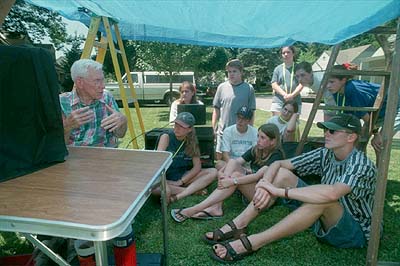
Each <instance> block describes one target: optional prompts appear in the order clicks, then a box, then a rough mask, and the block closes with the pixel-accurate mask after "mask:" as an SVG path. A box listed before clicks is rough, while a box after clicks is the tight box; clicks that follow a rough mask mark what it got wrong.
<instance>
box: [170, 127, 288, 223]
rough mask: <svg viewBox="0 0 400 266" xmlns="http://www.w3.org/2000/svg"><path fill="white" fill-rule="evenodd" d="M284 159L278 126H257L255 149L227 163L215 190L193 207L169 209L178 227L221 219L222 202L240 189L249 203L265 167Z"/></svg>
mask: <svg viewBox="0 0 400 266" xmlns="http://www.w3.org/2000/svg"><path fill="white" fill-rule="evenodd" d="M284 157H285V156H284V152H283V150H282V148H281V140H280V134H279V130H278V128H277V126H276V125H274V124H264V125H262V126H260V127H259V128H258V140H257V145H255V146H254V147H252V148H250V149H249V150H248V151H247V152H245V153H244V154H243V155H242V157H240V158H236V159H231V160H229V161H228V163H227V165H226V167H225V168H224V169H223V170H222V171H220V172H219V173H218V177H219V178H218V187H217V189H215V190H214V191H213V192H212V193H211V194H210V196H209V197H208V198H206V199H205V200H204V201H202V202H200V203H199V204H197V205H195V206H193V207H190V208H186V209H172V210H171V216H172V218H173V219H174V220H175V221H176V222H179V223H181V222H183V221H185V220H187V219H188V218H193V219H203V220H204V219H212V218H216V217H221V216H222V214H223V211H222V203H223V200H224V199H226V198H228V197H229V196H230V195H232V194H233V193H234V192H235V190H236V189H239V190H240V191H241V192H242V194H243V195H244V196H245V197H246V198H247V199H248V200H251V199H252V198H253V195H254V192H255V185H256V183H257V181H258V180H259V179H261V178H262V177H263V174H264V172H265V171H266V169H267V167H268V165H270V164H271V163H272V162H274V161H276V160H281V159H283V158H284ZM246 162H247V163H249V164H250V169H247V168H246V167H244V164H245V163H246Z"/></svg>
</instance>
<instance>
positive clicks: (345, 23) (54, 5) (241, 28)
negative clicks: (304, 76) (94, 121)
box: [28, 0, 400, 48]
mask: <svg viewBox="0 0 400 266" xmlns="http://www.w3.org/2000/svg"><path fill="white" fill-rule="evenodd" d="M28 2H30V3H32V4H34V5H37V6H41V7H45V8H48V9H51V10H54V11H57V12H59V13H60V14H61V15H62V16H64V17H66V18H68V19H70V20H78V21H81V22H83V23H84V24H86V25H89V23H90V16H91V15H98V16H107V17H110V18H113V19H114V20H116V21H118V23H119V24H118V25H119V29H120V32H121V36H122V38H123V39H125V40H143V41H160V42H172V43H182V44H193V45H208V46H224V47H242V48H272V47H280V46H284V45H290V44H292V43H294V42H297V41H299V42H306V43H311V42H316V43H324V44H331V45H332V44H336V43H339V42H342V41H343V40H346V39H349V38H351V37H354V36H356V35H359V34H361V33H363V32H366V31H368V30H370V29H373V28H375V27H377V26H380V25H382V24H384V23H385V22H388V21H390V20H392V19H394V18H397V17H399V16H400V0H346V1H342V0H333V1H332V0H329V1H328V0H302V1H300V0H291V1H290V0H264V1H249V0H241V1H234V0H201V1H200V0H196V1H183V0H170V1H151V0H142V1H134V0H129V1H128V0H28Z"/></svg>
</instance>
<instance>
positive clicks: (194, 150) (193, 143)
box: [185, 127, 200, 157]
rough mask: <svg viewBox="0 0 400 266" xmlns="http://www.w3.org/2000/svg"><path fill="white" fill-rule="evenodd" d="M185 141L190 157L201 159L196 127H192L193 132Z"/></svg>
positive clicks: (186, 151)
mask: <svg viewBox="0 0 400 266" xmlns="http://www.w3.org/2000/svg"><path fill="white" fill-rule="evenodd" d="M185 141H186V147H185V153H186V154H187V155H189V156H190V157H200V148H199V141H198V139H197V136H196V130H195V129H194V127H192V131H190V132H189V133H188V134H187V135H186V139H185Z"/></svg>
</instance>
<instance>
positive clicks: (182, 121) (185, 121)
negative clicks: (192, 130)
mask: <svg viewBox="0 0 400 266" xmlns="http://www.w3.org/2000/svg"><path fill="white" fill-rule="evenodd" d="M174 122H175V123H178V124H179V125H181V126H183V127H185V128H188V127H192V126H194V124H195V123H196V120H195V119H194V116H193V115H192V114H191V113H188V112H182V113H179V114H178V115H177V116H176V118H175V120H174Z"/></svg>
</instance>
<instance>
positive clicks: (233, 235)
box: [203, 221, 247, 245]
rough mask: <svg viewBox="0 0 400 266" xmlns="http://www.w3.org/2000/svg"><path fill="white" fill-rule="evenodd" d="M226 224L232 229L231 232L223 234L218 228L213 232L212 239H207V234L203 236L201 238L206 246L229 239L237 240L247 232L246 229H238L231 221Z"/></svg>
mask: <svg viewBox="0 0 400 266" xmlns="http://www.w3.org/2000/svg"><path fill="white" fill-rule="evenodd" d="M227 224H228V225H229V227H230V228H231V229H232V230H231V231H229V232H226V233H224V232H222V231H221V229H219V228H218V229H216V230H214V231H213V237H212V238H208V237H207V234H205V235H204V236H203V240H204V241H205V242H206V243H208V244H211V245H214V244H218V243H221V242H224V241H226V240H229V239H238V238H239V237H240V235H242V234H245V233H246V231H247V227H244V228H241V229H238V228H237V227H236V225H235V224H234V223H233V221H229V222H228V223H227Z"/></svg>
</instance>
